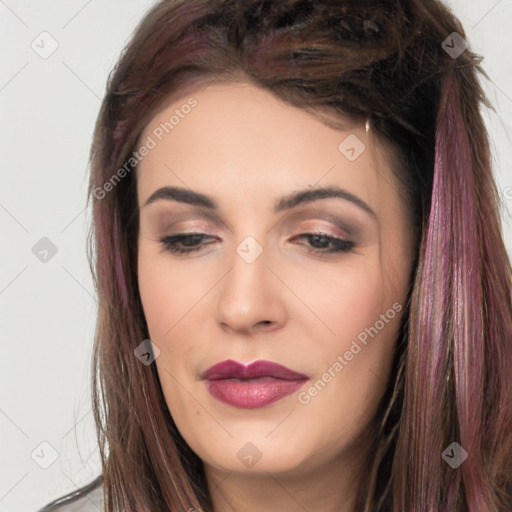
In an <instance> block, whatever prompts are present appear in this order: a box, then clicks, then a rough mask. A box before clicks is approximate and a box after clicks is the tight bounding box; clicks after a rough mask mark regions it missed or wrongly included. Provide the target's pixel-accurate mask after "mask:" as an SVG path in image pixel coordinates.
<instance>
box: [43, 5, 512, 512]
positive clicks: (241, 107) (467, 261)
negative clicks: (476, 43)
mask: <svg viewBox="0 0 512 512" xmlns="http://www.w3.org/2000/svg"><path fill="white" fill-rule="evenodd" d="M479 63H480V59H479V58H478V56H477V55H475V54H474V53H472V52H471V51H470V49H469V48H468V46H467V43H466V40H465V33H464V30H463V28H462V26H461V25H460V23H459V21H458V20H457V19H456V18H455V17H454V16H453V14H452V13H451V12H450V11H449V10H448V9H447V8H446V7H445V6H444V5H443V4H442V3H440V2H439V1H422V2H421V1H419V0H409V1H402V2H364V3H363V2H352V1H336V2H333V1H328V0H323V1H305V0H283V1H279V2H276V1H261V0H258V1H256V0H248V1H244V2H237V1H215V2H211V1H206V0H187V1H178V0H175V1H169V0H165V1H162V2H160V3H159V4H157V5H156V6H155V7H154V8H153V9H152V10H151V11H150V12H149V13H148V14H147V16H146V17H145V19H144V20H143V22H142V23H141V25H140V26H139V28H138V30H137V31H136V33H135V35H134V37H133V38H132V40H131V42H130V44H129V45H128V47H127V48H126V50H125V52H124V53H123V55H122V57H121V59H120V62H119V63H118V65H117V66H116V68H115V70H114V72H113V74H112V75H111V77H110V79H109V84H108V91H107V95H106V97H105V99H104V102H103V105H102V109H101V112H100V114H99V118H98V121H97V125H96V132H95V137H94V142H93V146H92V149H91V180H90V187H89V197H90V199H91V201H92V206H93V212H94V226H93V228H94V231H93V233H92V235H93V237H92V239H91V240H92V242H93V243H94V244H95V245H94V247H95V249H96V250H97V257H96V261H95V262H94V264H93V265H94V272H95V282H96V286H97V290H98V297H99V301H100V305H101V308H100V314H99V318H98V326H97V333H96V340H95V359H94V364H95V378H94V380H93V396H94V411H95V419H96V424H97V429H98V441H99V446H100V451H101V456H102V462H103V474H102V475H101V476H100V477H99V478H98V479H97V480H96V481H95V482H93V483H92V484H91V486H89V487H88V488H84V489H83V490H82V493H81V494H80V493H78V495H77V496H75V497H74V498H73V500H74V501H75V503H77V502H76V499H77V498H79V497H80V496H82V497H81V504H83V503H85V500H86V499H87V497H90V494H88V493H90V491H91V487H95V488H96V492H97V493H101V494H103V493H104V510H106V511H114V510H115V511H118V510H123V511H155V510H173V511H180V512H181V511H187V510H188V511H193V510H197V511H199V510H202V511H215V512H219V511H241V510H243V511H249V512H251V511H262V510H278V509H279V510H286V511H296V510H297V511H298V510H315V511H316V512H326V511H343V512H355V511H365V512H370V511H371V512H375V511H382V512H384V511H389V512H399V511H400V512H402V511H405V510H407V511H450V512H451V511H471V512H476V511H478V512H495V511H500V512H501V511H510V510H511V509H512V407H511V400H512V384H511V381H510V379H509V378H508V369H509V368H510V367H511V366H512V344H511V340H512V302H511V290H512V279H511V276H512V272H511V267H510V263H509V260H508V257H507V253H506V250H505V247H504V243H503V237H502V233H501V226H500V218H499V206H500V199H499V196H498V193H497V190H496V185H495V182H494V179H493V175H492V170H491V163H490V151H489V142H488V136H487V132H486V130H485V126H484V123H483V120H482V117H481V113H480V110H479V109H480V107H481V104H482V103H483V104H484V105H486V106H488V107H490V105H489V103H488V101H487V99H486V98H485V95H484V93H483V92H482V90H481V88H480V84H479V81H478V79H479V76H478V74H479V73H481V74H482V75H484V72H483V70H482V69H481V68H480V66H479ZM92 251H93V246H92V244H91V255H92ZM100 484H101V487H98V486H100ZM62 501H63V500H61V501H60V503H61V504H62ZM64 501H65V500H64ZM100 506H103V505H100ZM67 507H68V508H67V510H72V509H71V508H69V507H70V505H68V506H67ZM57 509H60V510H66V506H64V508H59V507H58V506H57V505H55V504H50V505H49V506H47V507H46V508H45V509H44V510H57Z"/></svg>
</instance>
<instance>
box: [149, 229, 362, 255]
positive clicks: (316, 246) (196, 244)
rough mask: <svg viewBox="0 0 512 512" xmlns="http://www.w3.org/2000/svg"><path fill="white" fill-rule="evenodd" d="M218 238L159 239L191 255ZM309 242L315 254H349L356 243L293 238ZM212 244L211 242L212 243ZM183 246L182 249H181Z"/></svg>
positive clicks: (322, 236)
mask: <svg viewBox="0 0 512 512" xmlns="http://www.w3.org/2000/svg"><path fill="white" fill-rule="evenodd" d="M215 238H216V237H213V236H209V235H207V234H205V233H178V234H176V235H168V236H164V237H162V238H160V239H159V241H160V242H161V243H162V244H163V246H164V248H165V250H167V251H169V252H171V253H174V254H190V253H191V252H196V251H200V250H201V249H202V248H203V247H204V246H205V245H209V244H206V243H201V242H204V240H205V239H210V240H214V239H215ZM297 239H299V240H303V239H305V240H307V241H308V244H309V245H310V248H309V249H307V252H308V253H313V254H332V253H338V252H349V251H351V250H352V249H353V248H354V247H355V245H356V244H355V243H354V242H352V241H351V240H346V239H343V238H338V237H335V236H331V235H327V234H323V233H302V234H300V235H297V236H295V237H294V238H293V240H297ZM210 243H211V242H210ZM180 246H181V247H180Z"/></svg>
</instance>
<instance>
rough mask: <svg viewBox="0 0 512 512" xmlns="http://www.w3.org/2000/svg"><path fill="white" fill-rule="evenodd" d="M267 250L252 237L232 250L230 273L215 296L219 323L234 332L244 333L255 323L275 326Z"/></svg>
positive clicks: (275, 302)
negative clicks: (216, 296)
mask: <svg viewBox="0 0 512 512" xmlns="http://www.w3.org/2000/svg"><path fill="white" fill-rule="evenodd" d="M268 254H269V253H268V250H266V249H265V248H264V247H263V245H262V244H260V243H259V241H258V240H256V238H255V237H253V236H250V235H249V236H246V237H245V238H244V239H242V241H241V242H239V243H238V245H237V246H236V247H235V251H234V253H233V254H232V257H231V258H230V261H229V266H230V271H229V272H228V274H227V275H226V277H225V279H224V280H223V282H222V284H221V287H220V292H219V295H218V303H217V315H218V321H219V322H220V323H223V324H226V325H229V326H230V327H231V328H233V329H235V330H247V329H250V328H251V327H253V326H254V325H256V324H258V323H265V324H268V323H269V322H278V321H279V316H280V314H281V313H282V311H283V307H282V305H281V307H279V305H278V303H279V297H278V296H277V292H278V291H277V290H276V288H275V286H274V285H273V284H272V273H271V272H270V271H269V270H268V268H267V264H268V257H267V256H268Z"/></svg>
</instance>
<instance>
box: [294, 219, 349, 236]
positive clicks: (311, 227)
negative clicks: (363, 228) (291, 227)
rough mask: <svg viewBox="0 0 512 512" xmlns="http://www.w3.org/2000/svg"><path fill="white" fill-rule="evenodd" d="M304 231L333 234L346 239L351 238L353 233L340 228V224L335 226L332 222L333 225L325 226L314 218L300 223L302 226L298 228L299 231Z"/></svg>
mask: <svg viewBox="0 0 512 512" xmlns="http://www.w3.org/2000/svg"><path fill="white" fill-rule="evenodd" d="M303 231H307V232H308V233H318V234H329V235H331V236H335V237H339V238H342V239H344V240H349V239H351V238H352V234H351V233H349V232H348V231H347V230H345V229H342V228H340V227H339V226H333V225H332V224H331V227H325V228H324V227H322V226H321V225H319V221H313V220H311V221H307V222H304V223H301V224H300V226H299V227H298V228H297V232H303Z"/></svg>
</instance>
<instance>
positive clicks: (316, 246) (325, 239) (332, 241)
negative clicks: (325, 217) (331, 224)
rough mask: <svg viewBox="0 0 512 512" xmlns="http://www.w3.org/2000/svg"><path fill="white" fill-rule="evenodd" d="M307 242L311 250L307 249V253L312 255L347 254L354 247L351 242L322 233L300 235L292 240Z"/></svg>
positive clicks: (353, 243)
mask: <svg viewBox="0 0 512 512" xmlns="http://www.w3.org/2000/svg"><path fill="white" fill-rule="evenodd" d="M293 239H294V240H295V239H300V240H303V239H305V240H307V241H308V243H309V245H310V246H312V248H310V249H307V252H308V253H313V254H332V253H338V252H349V251H351V250H352V249H353V248H354V247H355V246H356V244H355V242H353V241H352V240H346V239H343V238H338V237H335V236H331V235H327V234H324V233H302V234H300V235H297V236H296V237H294V238H293Z"/></svg>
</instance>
